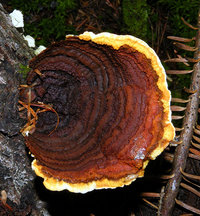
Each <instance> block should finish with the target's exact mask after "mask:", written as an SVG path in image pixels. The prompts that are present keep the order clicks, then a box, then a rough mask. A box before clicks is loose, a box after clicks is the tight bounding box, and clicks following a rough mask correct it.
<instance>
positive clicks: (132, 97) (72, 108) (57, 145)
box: [23, 32, 174, 193]
mask: <svg viewBox="0 0 200 216" xmlns="http://www.w3.org/2000/svg"><path fill="white" fill-rule="evenodd" d="M30 68H32V71H31V72H30V73H29V74H28V78H27V84H28V85H29V86H32V87H31V95H33V98H32V99H31V103H37V102H42V103H43V104H47V105H48V106H51V107H52V108H53V109H54V110H55V112H56V113H57V115H58V116H59V124H58V126H56V124H57V123H58V117H57V115H56V114H55V112H52V111H51V110H49V111H48V110H47V112H41V113H39V114H38V119H37V124H36V127H35V129H34V131H33V132H32V133H30V134H29V135H28V136H25V141H26V145H27V146H28V147H29V149H30V151H31V152H32V154H33V155H34V157H35V160H34V161H33V163H32V167H33V169H34V170H35V172H36V174H37V175H38V176H41V177H42V178H43V179H44V185H45V187H46V188H48V189H49V190H57V191H60V190H64V189H68V190H69V191H72V192H81V193H85V192H88V191H91V190H93V189H100V188H115V187H121V186H123V185H128V184H130V183H131V182H132V181H134V180H135V179H136V178H137V177H142V176H143V175H144V169H145V167H146V166H147V164H148V162H149V160H151V159H155V158H156V157H157V156H158V155H159V154H160V153H161V152H162V151H163V150H164V149H165V147H166V146H167V145H168V144H169V142H170V141H171V140H172V139H173V137H174V127H173V125H172V123H171V113H170V92H169V90H168V89H167V83H166V75H165V71H164V68H163V66H162V65H161V63H160V60H159V58H158V57H157V55H156V54H155V52H154V51H153V50H152V49H151V48H150V47H149V46H148V45H147V44H146V43H145V42H144V41H142V40H140V39H138V38H135V37H133V36H128V35H125V36H123V35H115V34H110V33H101V34H96V35H95V34H93V33H91V32H85V33H84V34H82V35H79V36H67V37H66V40H65V41H61V42H57V43H54V44H52V45H51V46H50V47H48V48H47V49H46V50H44V51H43V52H42V53H41V54H39V55H38V56H36V57H35V58H33V59H32V60H31V61H30ZM35 70H37V71H39V72H40V73H41V74H42V75H41V74H39V73H35ZM33 84H34V85H33ZM23 97H24V95H23ZM29 97H30V95H29ZM29 106H30V104H29ZM33 109H34V108H33ZM35 112H36V111H35ZM55 127H56V129H55ZM52 131H53V132H52ZM25 135H26V134H25Z"/></svg>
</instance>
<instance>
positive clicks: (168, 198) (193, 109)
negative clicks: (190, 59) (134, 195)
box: [158, 10, 200, 216]
mask: <svg viewBox="0 0 200 216" xmlns="http://www.w3.org/2000/svg"><path fill="white" fill-rule="evenodd" d="M198 29H199V30H198V33H197V37H196V47H197V48H198V50H197V51H196V52H195V54H194V58H195V59H199V58H200V10H199V14H198ZM190 90H192V91H194V92H195V93H193V94H192V95H190V97H189V99H190V101H189V102H188V104H187V108H186V112H185V118H184V122H183V128H184V129H183V130H182V131H181V135H180V138H181V140H182V144H180V145H178V146H177V148H176V151H175V155H174V161H173V168H172V173H173V174H174V177H173V178H171V179H170V180H169V181H168V184H167V186H166V189H165V195H164V197H163V199H162V204H161V208H160V209H159V212H158V215H162V216H168V215H172V212H173V208H174V205H175V200H176V197H177V194H178V191H179V186H180V182H181V179H182V174H181V171H180V169H182V170H184V169H185V166H186V158H187V156H188V153H189V147H190V143H191V140H192V135H193V129H194V127H195V123H196V120H197V114H198V107H199V92H200V63H199V62H198V63H196V64H195V65H194V72H193V75H192V81H191V86H190ZM176 202H178V204H180V202H179V201H177V200H176Z"/></svg>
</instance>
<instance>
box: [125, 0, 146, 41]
mask: <svg viewBox="0 0 200 216" xmlns="http://www.w3.org/2000/svg"><path fill="white" fill-rule="evenodd" d="M149 11H150V8H149V6H148V4H147V1H146V0H123V1H122V13H123V23H124V25H123V32H126V33H128V34H131V35H134V36H136V37H139V38H142V39H143V40H147V34H148V28H149V27H148V14H149Z"/></svg>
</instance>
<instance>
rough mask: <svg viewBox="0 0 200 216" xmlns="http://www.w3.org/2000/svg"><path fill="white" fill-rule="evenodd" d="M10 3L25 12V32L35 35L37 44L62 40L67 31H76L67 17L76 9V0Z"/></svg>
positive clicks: (28, 0) (37, 0) (26, 0)
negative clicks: (67, 20)
mask: <svg viewBox="0 0 200 216" xmlns="http://www.w3.org/2000/svg"><path fill="white" fill-rule="evenodd" d="M10 4H11V5H12V7H13V8H16V9H19V10H21V11H22V13H23V14H24V19H25V34H29V35H31V36H32V37H34V38H35V39H36V44H37V45H45V46H47V45H48V44H49V43H50V42H53V41H52V38H53V39H54V40H62V39H64V38H65V35H66V34H67V33H75V28H74V27H73V26H72V25H69V24H68V25H67V24H66V17H67V16H68V14H69V13H71V12H72V11H73V10H75V9H76V7H77V1H76V0H56V1H52V0H43V1H40V0H24V1H20V0H11V1H10Z"/></svg>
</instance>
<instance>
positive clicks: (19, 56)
mask: <svg viewBox="0 0 200 216" xmlns="http://www.w3.org/2000/svg"><path fill="white" fill-rule="evenodd" d="M33 56H34V53H33V50H31V49H30V48H29V47H28V45H27V43H26V41H25V40H24V39H23V37H22V34H20V33H19V32H18V31H17V30H16V28H15V27H14V26H13V25H12V22H11V19H10V16H9V15H8V14H7V13H6V11H5V10H4V9H3V7H2V5H1V4H0V191H1V192H2V191H4V195H5V194H6V195H7V199H5V197H3V195H2V197H1V200H0V215H28V214H29V215H48V213H47V212H46V210H45V208H44V203H43V202H41V201H40V200H39V199H38V197H37V195H36V192H35V190H34V185H33V179H34V175H35V174H34V173H33V171H32V170H31V167H30V159H29V156H28V153H27V150H26V147H25V145H24V141H23V137H22V135H21V134H20V128H21V127H22V125H23V124H24V122H23V120H22V119H20V117H19V112H18V106H17V104H18V87H19V83H20V79H21V75H20V74H19V69H20V64H21V65H27V64H28V61H29V60H30V59H31V58H32V57H33Z"/></svg>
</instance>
